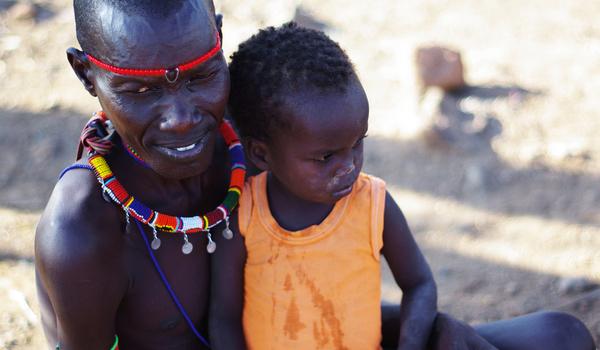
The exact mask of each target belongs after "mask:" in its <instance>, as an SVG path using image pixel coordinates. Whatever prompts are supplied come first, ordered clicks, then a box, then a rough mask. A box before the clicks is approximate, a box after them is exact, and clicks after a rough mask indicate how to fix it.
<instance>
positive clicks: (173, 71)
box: [86, 31, 221, 83]
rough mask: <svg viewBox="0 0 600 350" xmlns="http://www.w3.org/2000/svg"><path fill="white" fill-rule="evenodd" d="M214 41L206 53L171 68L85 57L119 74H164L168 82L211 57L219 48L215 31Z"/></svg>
mask: <svg viewBox="0 0 600 350" xmlns="http://www.w3.org/2000/svg"><path fill="white" fill-rule="evenodd" d="M216 38H217V40H216V43H215V46H213V47H212V48H211V49H210V50H209V51H208V52H207V53H205V54H203V55H202V56H200V57H198V58H196V59H193V60H191V61H189V62H186V63H183V64H180V65H179V66H177V67H173V68H157V69H140V68H123V67H117V66H114V65H112V64H109V63H106V62H103V61H101V60H100V59H98V58H96V57H94V56H92V55H91V54H89V53H86V56H87V58H88V59H89V60H90V61H91V62H92V63H93V64H95V65H96V66H97V67H99V68H102V69H104V70H107V71H109V72H113V73H116V74H120V75H131V76H142V77H160V76H164V77H165V79H167V81H168V82H169V83H174V82H176V81H177V78H179V73H180V72H184V71H186V70H190V69H192V68H194V67H196V66H198V65H200V64H202V63H204V62H206V61H208V60H209V59H210V58H212V57H213V56H214V55H216V54H217V53H218V52H219V51H220V50H221V37H220V36H219V32H217V31H216Z"/></svg>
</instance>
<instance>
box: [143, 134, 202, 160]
mask: <svg viewBox="0 0 600 350" xmlns="http://www.w3.org/2000/svg"><path fill="white" fill-rule="evenodd" d="M209 138H210V135H209V132H205V133H204V134H202V135H201V136H199V137H197V138H195V139H193V140H190V141H184V142H178V143H171V144H157V145H155V146H154V148H156V149H157V150H158V151H159V152H161V153H163V154H165V155H167V156H169V157H173V158H190V157H194V156H196V155H198V154H199V153H201V152H202V150H203V149H204V146H205V145H206V143H207V142H208V139H209Z"/></svg>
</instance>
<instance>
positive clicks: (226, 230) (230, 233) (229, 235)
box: [223, 227, 233, 239]
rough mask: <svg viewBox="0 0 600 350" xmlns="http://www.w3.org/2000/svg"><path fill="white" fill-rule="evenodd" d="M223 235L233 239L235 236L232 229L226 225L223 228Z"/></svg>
mask: <svg viewBox="0 0 600 350" xmlns="http://www.w3.org/2000/svg"><path fill="white" fill-rule="evenodd" d="M223 237H225V239H232V238H233V231H231V229H230V228H229V227H226V228H225V229H224V230H223Z"/></svg>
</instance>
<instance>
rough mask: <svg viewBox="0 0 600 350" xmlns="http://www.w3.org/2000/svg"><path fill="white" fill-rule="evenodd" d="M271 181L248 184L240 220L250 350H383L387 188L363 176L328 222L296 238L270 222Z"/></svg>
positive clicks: (296, 233)
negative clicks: (382, 271)
mask: <svg viewBox="0 0 600 350" xmlns="http://www.w3.org/2000/svg"><path fill="white" fill-rule="evenodd" d="M266 179H267V176H266V173H264V172H263V173H261V174H260V175H257V176H255V177H253V178H250V179H249V180H248V182H247V183H246V186H245V189H244V192H243V195H242V197H241V199H240V206H239V212H238V215H239V225H240V231H241V234H242V235H243V236H244V239H245V244H246V250H247V260H246V267H245V271H244V278H245V280H244V313H243V325H244V334H245V337H246V342H247V344H248V348H249V349H256V350H270V349H274V350H275V349H276V350H281V349H302V350H305V349H360V350H365V349H379V348H380V342H381V311H380V283H381V275H380V265H379V257H380V250H381V247H382V245H383V214H384V209H385V208H384V207H385V183H384V182H383V181H382V180H380V179H378V178H375V177H373V176H369V175H365V174H361V175H360V176H359V178H358V180H357V181H356V183H355V184H354V187H353V189H352V192H351V193H350V194H349V195H348V196H346V197H344V198H342V199H341V200H339V201H338V202H337V203H336V204H335V205H334V207H333V209H332V211H331V213H330V214H329V215H328V216H327V218H325V220H323V222H321V223H320V224H318V225H314V226H310V227H308V228H306V229H303V230H300V231H293V232H292V231H287V230H285V229H283V228H282V227H280V226H279V225H278V224H277V222H276V221H275V219H274V218H273V216H272V215H271V211H270V209H269V204H268V200H267V191H266V189H267V185H266V183H267V181H266Z"/></svg>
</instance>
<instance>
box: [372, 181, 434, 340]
mask: <svg viewBox="0 0 600 350" xmlns="http://www.w3.org/2000/svg"><path fill="white" fill-rule="evenodd" d="M382 252H383V255H384V256H385V259H386V260H387V262H388V265H389V266H390V269H391V271H392V273H393V275H394V278H395V280H396V283H398V286H399V287H400V288H401V289H402V304H401V305H402V308H401V311H400V336H399V339H398V349H403V350H404V349H425V348H426V346H427V342H428V340H429V336H430V333H431V330H432V327H433V323H434V320H435V317H436V314H437V290H436V285H435V282H434V280H433V275H432V273H431V270H430V269H429V265H428V264H427V261H425V257H424V256H423V254H422V253H421V251H420V250H419V247H418V246H417V244H416V242H415V240H414V238H413V236H412V234H411V232H410V229H409V228H408V225H407V223H406V219H405V218H404V215H403V214H402V212H401V211H400V208H398V205H397V204H396V202H395V201H394V199H393V198H392V197H391V195H390V194H389V193H386V198H385V217H384V228H383V249H382Z"/></svg>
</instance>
